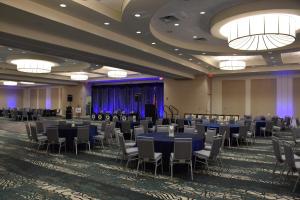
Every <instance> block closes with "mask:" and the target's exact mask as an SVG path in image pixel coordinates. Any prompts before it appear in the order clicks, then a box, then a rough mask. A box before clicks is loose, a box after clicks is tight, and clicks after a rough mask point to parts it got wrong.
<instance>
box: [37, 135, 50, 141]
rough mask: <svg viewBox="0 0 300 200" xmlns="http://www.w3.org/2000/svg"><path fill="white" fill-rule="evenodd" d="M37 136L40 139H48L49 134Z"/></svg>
mask: <svg viewBox="0 0 300 200" xmlns="http://www.w3.org/2000/svg"><path fill="white" fill-rule="evenodd" d="M37 138H38V140H39V141H46V140H47V139H48V138H47V136H44V135H39V136H37Z"/></svg>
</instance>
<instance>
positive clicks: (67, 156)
mask: <svg viewBox="0 0 300 200" xmlns="http://www.w3.org/2000/svg"><path fill="white" fill-rule="evenodd" d="M22 130H23V131H22ZM117 153H118V149H117V147H116V146H106V147H105V149H100V148H94V149H93V150H92V152H88V151H80V152H79V154H78V156H76V155H75V153H72V152H67V153H64V152H63V153H62V155H58V154H57V153H50V154H47V153H46V151H45V149H43V150H41V151H37V150H36V146H35V145H33V144H31V143H30V142H28V140H27V135H26V133H25V126H24V123H23V122H11V121H7V120H4V119H2V120H0V199H114V200H117V199H118V200H119V199H120V200H126V199H128V200H129V199H130V200H133V199H300V195H299V194H300V186H299V187H298V188H297V190H296V192H295V193H292V192H291V190H292V186H293V184H294V183H295V180H296V178H297V177H296V176H295V177H294V178H289V179H287V180H280V176H279V171H277V172H276V173H277V174H276V176H275V179H274V180H273V176H272V170H273V167H274V156H273V149H272V145H271V139H270V138H268V139H257V140H256V143H255V144H254V145H250V146H246V145H242V146H240V147H239V148H237V147H232V148H230V149H228V148H227V149H225V151H224V152H223V153H222V160H223V164H224V170H223V171H222V172H221V174H219V173H218V168H217V167H216V166H215V165H213V166H212V165H211V167H210V170H209V171H207V170H204V169H198V170H196V171H195V173H194V181H191V180H190V175H189V172H188V171H187V168H184V167H183V168H182V170H180V171H178V170H177V171H176V172H175V173H174V178H173V180H171V178H170V173H169V172H164V174H163V175H161V173H160V171H159V175H158V176H157V177H155V176H154V174H153V168H152V166H151V165H149V166H147V170H146V172H143V171H140V172H139V173H138V176H137V177H136V163H134V162H133V163H131V164H130V167H129V168H128V169H126V168H125V167H124V165H123V164H121V163H120V160H117V159H116V157H117ZM272 182H273V183H272Z"/></svg>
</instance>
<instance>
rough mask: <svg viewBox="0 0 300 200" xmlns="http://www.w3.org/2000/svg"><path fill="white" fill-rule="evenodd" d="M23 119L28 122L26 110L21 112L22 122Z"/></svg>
mask: <svg viewBox="0 0 300 200" xmlns="http://www.w3.org/2000/svg"><path fill="white" fill-rule="evenodd" d="M24 118H25V119H26V120H27V121H28V120H29V116H28V112H27V111H26V110H23V112H22V121H24Z"/></svg>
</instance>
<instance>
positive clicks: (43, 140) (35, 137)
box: [30, 125, 47, 150]
mask: <svg viewBox="0 0 300 200" xmlns="http://www.w3.org/2000/svg"><path fill="white" fill-rule="evenodd" d="M30 132H31V136H32V140H33V141H34V142H36V143H37V144H38V148H37V149H38V150H39V149H40V146H43V145H45V144H46V143H47V136H44V135H38V134H37V130H36V126H34V125H30Z"/></svg>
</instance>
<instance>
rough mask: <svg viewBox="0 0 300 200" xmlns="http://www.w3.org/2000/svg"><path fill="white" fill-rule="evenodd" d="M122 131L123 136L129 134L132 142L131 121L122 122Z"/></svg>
mask: <svg viewBox="0 0 300 200" xmlns="http://www.w3.org/2000/svg"><path fill="white" fill-rule="evenodd" d="M121 131H122V133H123V136H124V135H127V134H129V136H130V137H129V138H130V140H132V129H131V122H130V121H128V120H126V121H122V122H121Z"/></svg>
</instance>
